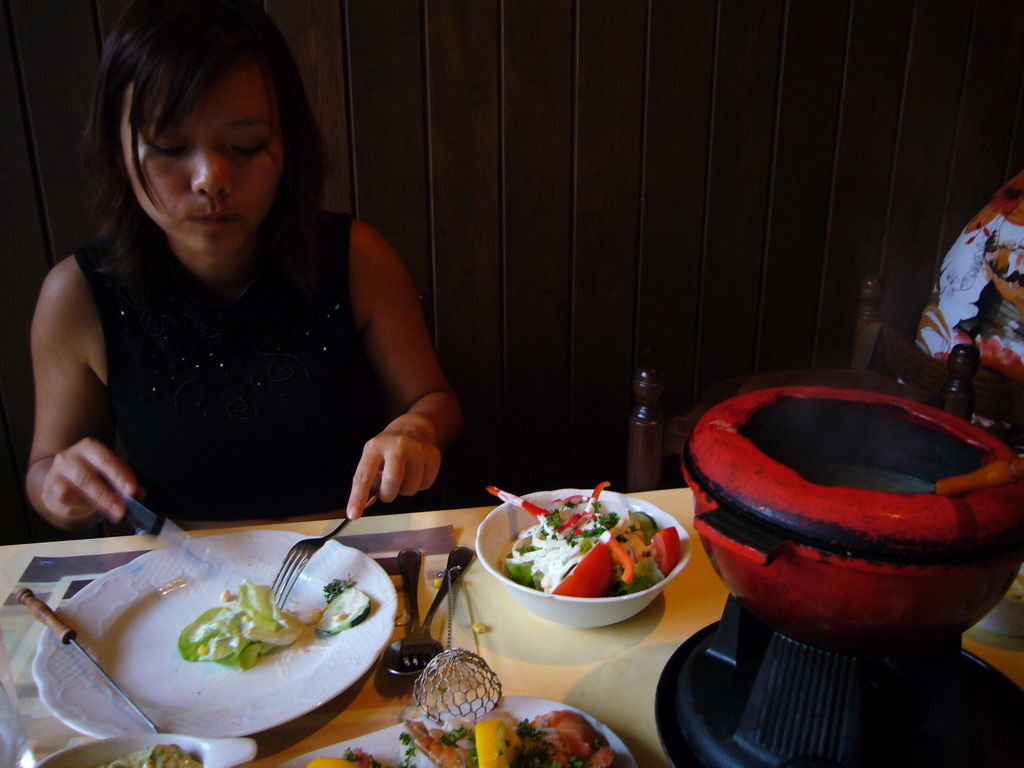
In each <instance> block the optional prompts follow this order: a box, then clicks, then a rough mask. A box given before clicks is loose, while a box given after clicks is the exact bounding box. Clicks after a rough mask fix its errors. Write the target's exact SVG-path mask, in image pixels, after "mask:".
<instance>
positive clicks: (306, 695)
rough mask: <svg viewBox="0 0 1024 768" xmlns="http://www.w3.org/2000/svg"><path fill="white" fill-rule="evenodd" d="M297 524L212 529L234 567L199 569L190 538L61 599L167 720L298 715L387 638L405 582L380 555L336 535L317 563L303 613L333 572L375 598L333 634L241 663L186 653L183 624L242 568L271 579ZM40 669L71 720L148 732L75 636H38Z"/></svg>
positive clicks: (196, 728) (117, 670)
mask: <svg viewBox="0 0 1024 768" xmlns="http://www.w3.org/2000/svg"><path fill="white" fill-rule="evenodd" d="M301 538H303V536H302V535H301V534H298V533H295V532H293V531H278V530H266V531H239V532H235V533H225V534H215V535H211V536H205V537H203V539H202V541H203V543H204V544H207V545H209V547H210V550H211V551H212V552H213V553H214V554H215V555H216V556H217V560H218V561H219V562H225V563H230V564H231V565H230V566H229V567H227V568H223V567H208V568H205V569H202V568H200V569H197V568H196V565H195V561H194V560H190V558H189V556H188V555H187V554H186V553H184V552H183V551H182V550H179V549H175V548H165V549H158V550H154V551H152V552H147V553H146V554H144V555H141V556H139V557H138V558H136V559H135V560H133V561H132V562H130V563H128V564H126V565H123V566H121V567H120V568H116V569H114V570H112V571H110V572H108V573H105V574H103V575H102V576H100V577H98V578H97V579H95V580H94V581H93V582H92V583H91V584H89V585H88V586H86V587H85V588H83V589H82V591H81V592H79V593H78V594H76V595H75V596H74V597H72V598H71V599H69V600H68V601H67V602H66V603H65V604H64V605H62V606H61V607H60V615H61V616H62V617H63V618H64V619H65V620H66V621H67V622H68V623H69V624H70V625H71V626H72V627H74V628H75V629H76V630H78V641H79V643H80V644H81V645H82V646H83V647H84V648H85V649H86V650H87V651H88V652H89V653H90V654H91V655H92V656H93V658H94V659H96V661H97V662H98V663H99V664H100V666H101V667H103V668H104V669H105V670H106V671H107V673H108V674H109V675H110V676H111V677H112V678H113V679H114V680H115V681H117V683H118V684H119V685H120V686H121V687H122V688H123V689H124V690H125V692H126V693H127V694H128V695H129V696H130V697H131V698H132V699H133V700H134V701H135V703H136V704H138V705H139V707H140V708H141V709H142V710H143V711H144V712H145V713H146V714H147V715H148V716H149V717H150V718H151V719H152V720H153V721H154V722H155V723H156V724H157V725H158V726H159V727H160V728H161V729H162V730H164V731H168V732H174V733H188V734H191V735H194V736H209V737H230V736H247V735H249V734H252V733H256V732H258V731H262V730H265V729H267V728H272V727H274V726H276V725H280V724H281V723H286V722H288V721H290V720H293V719H295V718H296V717H299V716H300V715H303V714H305V713H307V712H309V711H311V710H313V709H316V708H317V707H319V706H320V705H321V704H323V703H325V702H327V701H329V700H330V699H332V698H334V697H335V696H337V695H338V694H340V693H342V692H343V691H344V690H345V689H347V688H348V687H349V686H350V685H352V684H353V683H355V682H356V681H357V680H359V678H360V677H362V675H363V674H364V673H365V672H366V671H367V670H368V669H369V668H370V667H371V666H372V665H373V663H374V662H375V661H376V659H377V657H378V656H379V654H380V653H381V651H382V650H383V649H384V647H385V646H386V645H387V643H388V640H389V639H390V637H391V634H392V630H393V628H394V620H395V613H396V610H397V596H396V591H395V586H394V584H393V583H392V581H391V577H390V576H389V575H388V574H387V572H386V571H385V570H384V569H383V568H382V567H381V566H380V565H379V564H378V563H377V562H376V561H374V560H373V559H372V558H370V557H368V556H367V555H365V554H363V553H362V552H359V551H358V550H355V549H352V548H350V547H346V546H344V545H342V544H340V543H338V542H337V541H334V542H329V543H328V544H327V545H326V546H325V547H324V548H323V549H321V550H320V552H319V553H317V555H316V556H315V557H314V558H313V559H312V560H311V561H310V563H309V565H308V566H306V569H305V571H304V572H303V573H302V575H301V577H300V578H299V581H298V582H297V584H296V586H295V589H294V590H293V591H292V596H291V597H290V599H289V601H288V604H287V606H286V607H287V608H288V609H289V610H292V611H294V612H295V613H296V614H297V615H299V616H300V617H301V618H303V619H304V620H306V617H307V616H308V615H310V614H312V612H313V611H314V610H316V609H317V608H320V607H322V606H323V605H324V597H323V587H324V585H325V584H327V583H329V582H330V581H331V580H333V579H336V578H340V579H346V578H347V579H354V580H355V581H356V583H357V585H358V587H359V588H360V589H362V590H363V591H364V592H365V593H366V594H367V595H369V597H370V600H371V604H372V607H371V611H370V616H369V617H368V618H367V619H366V620H365V621H364V622H362V623H361V624H359V625H357V626H355V627H353V628H352V629H349V630H346V631H345V632H342V633H340V634H338V635H335V636H333V637H327V638H319V637H317V636H316V633H315V632H314V630H313V628H312V627H306V628H305V629H304V630H303V633H302V635H301V636H300V637H299V639H298V640H297V641H296V642H295V643H294V644H293V645H292V646H290V647H288V648H284V649H281V650H275V651H273V652H271V653H269V654H267V655H266V656H264V657H263V658H261V659H260V660H259V661H258V662H257V663H256V664H255V666H253V667H252V668H250V669H247V670H240V669H237V668H234V667H228V666H224V665H221V664H215V663H209V662H198V663H196V662H187V661H185V660H184V659H182V658H181V655H180V654H179V652H178V646H177V643H178V635H179V633H180V632H181V630H182V629H184V628H185V627H186V626H187V625H188V624H189V623H191V622H192V621H194V620H195V619H196V618H197V617H198V616H199V615H200V614H201V613H202V612H203V611H205V610H207V609H209V608H213V607H215V606H217V605H219V604H220V602H221V595H222V593H223V592H224V591H225V590H228V591H230V592H232V593H234V594H237V591H238V587H239V584H240V583H241V579H242V578H247V579H249V581H251V582H253V583H254V584H270V583H271V581H272V580H273V578H274V574H275V573H276V572H277V568H278V566H279V565H280V564H281V561H282V559H283V558H284V556H285V553H287V551H288V549H289V547H291V545H292V544H294V543H295V542H296V541H298V540H299V539H301ZM32 674H33V677H34V678H35V681H36V684H37V685H38V686H39V692H40V697H41V698H42V700H43V703H44V704H45V705H46V706H47V708H49V710H50V711H51V712H52V713H53V714H54V715H55V716H56V717H57V718H59V719H60V720H62V721H63V722H64V723H65V724H66V725H68V726H70V727H72V728H74V729H75V730H78V731H81V732H82V733H85V734H88V735H90V736H95V737H107V736H122V735H132V734H136V733H142V732H147V730H148V729H147V728H146V725H145V724H144V723H143V722H142V720H141V719H139V718H138V716H137V715H135V714H134V713H133V712H132V711H131V710H130V708H129V707H128V705H127V704H125V703H124V702H123V701H122V700H121V699H120V697H118V696H117V694H116V693H114V692H112V691H111V690H110V688H109V686H107V684H106V683H105V682H104V681H103V680H102V678H100V677H99V676H98V675H97V674H96V673H95V672H94V671H92V670H91V669H90V668H89V666H88V663H87V662H85V661H84V660H83V659H81V658H80V656H79V654H78V653H77V652H76V651H75V649H74V648H71V647H68V646H63V645H61V643H60V642H59V641H58V640H57V639H56V638H54V637H53V635H52V634H51V633H49V632H44V633H43V634H42V635H41V636H40V639H39V646H38V649H37V652H36V657H35V660H34V661H33V664H32Z"/></svg>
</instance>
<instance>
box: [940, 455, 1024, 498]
mask: <svg viewBox="0 0 1024 768" xmlns="http://www.w3.org/2000/svg"><path fill="white" fill-rule="evenodd" d="M1021 478H1024V456H1017V457H1016V458H1014V459H999V460H998V461H993V462H992V463H991V464H986V465H985V466H984V467H982V468H981V469H977V470H975V471H974V472H968V473H967V474H966V475H955V476H953V477H944V478H942V479H941V480H937V481H936V482H935V493H937V494H938V495H939V496H962V495H963V494H965V493H968V492H969V491H976V490H978V489H979V488H995V487H997V486H1000V485H1009V484H1010V483H1015V482H1017V481H1018V480H1020V479H1021Z"/></svg>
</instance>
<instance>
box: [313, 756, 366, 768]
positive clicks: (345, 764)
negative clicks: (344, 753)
mask: <svg viewBox="0 0 1024 768" xmlns="http://www.w3.org/2000/svg"><path fill="white" fill-rule="evenodd" d="M306 768H359V766H358V765H356V764H355V763H353V762H351V761H349V760H343V759H342V758H340V757H316V758H313V759H312V760H311V761H310V762H309V764H308V765H307V766H306Z"/></svg>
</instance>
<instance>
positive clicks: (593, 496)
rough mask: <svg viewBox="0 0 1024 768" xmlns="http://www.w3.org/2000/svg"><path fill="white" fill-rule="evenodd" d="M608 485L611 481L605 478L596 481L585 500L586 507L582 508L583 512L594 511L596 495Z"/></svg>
mask: <svg viewBox="0 0 1024 768" xmlns="http://www.w3.org/2000/svg"><path fill="white" fill-rule="evenodd" d="M609 485H611V483H609V482H608V481H607V480H605V481H604V482H601V483H598V484H597V485H596V486H595V487H594V492H593V493H591V494H590V500H589V501H587V507H586V509H584V510H583V512H584V513H585V514H589V513H591V512H593V511H594V503H595V502H596V501H597V497H598V496H600V495H601V491H603V490H604V489H605V488H607V487H608V486H609Z"/></svg>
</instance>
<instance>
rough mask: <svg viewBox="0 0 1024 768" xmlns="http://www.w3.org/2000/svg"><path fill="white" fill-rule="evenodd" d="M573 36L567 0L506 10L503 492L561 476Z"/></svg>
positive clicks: (565, 430) (541, 0) (549, 483)
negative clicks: (526, 448)
mask: <svg viewBox="0 0 1024 768" xmlns="http://www.w3.org/2000/svg"><path fill="white" fill-rule="evenodd" d="M574 31H575V24H574V15H573V3H572V1H571V0H556V1H555V2H552V1H551V0H529V2H522V1H521V0H512V1H511V2H507V1H506V2H504V3H503V23H502V70H501V71H502V125H503V131H502V139H503V142H502V165H501V167H502V182H503V183H502V193H503V216H502V227H503V242H502V247H503V259H502V268H503V277H504V290H503V294H504V302H503V306H502V310H503V322H504V327H505V345H504V346H505V348H504V373H505V382H504V387H505V388H504V393H505V412H504V416H505V424H506V428H505V435H506V438H507V440H505V441H503V442H507V444H508V445H510V446H529V450H521V449H519V450H510V451H508V452H507V453H506V455H505V462H504V471H503V472H502V474H501V475H500V476H499V477H497V478H495V479H494V482H495V483H496V484H497V485H500V486H502V487H506V488H518V489H523V488H550V487H556V486H557V487H563V486H564V485H565V483H566V482H567V481H566V479H565V478H567V477H568V467H567V460H568V456H569V452H570V445H571V444H572V443H571V439H570V434H571V433H570V426H569V409H568V407H567V404H568V403H569V399H570V390H569V384H570V349H571V339H572V326H571V322H570V320H571V317H570V312H569V305H568V302H567V301H566V297H567V296H569V295H570V287H571V281H570V277H571V268H572V226H571V225H572V180H573V166H572V158H573V149H572V135H573V134H572V120H573V110H572V104H573V98H572V95H573V85H574V78H573V50H574V45H573V35H574Z"/></svg>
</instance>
